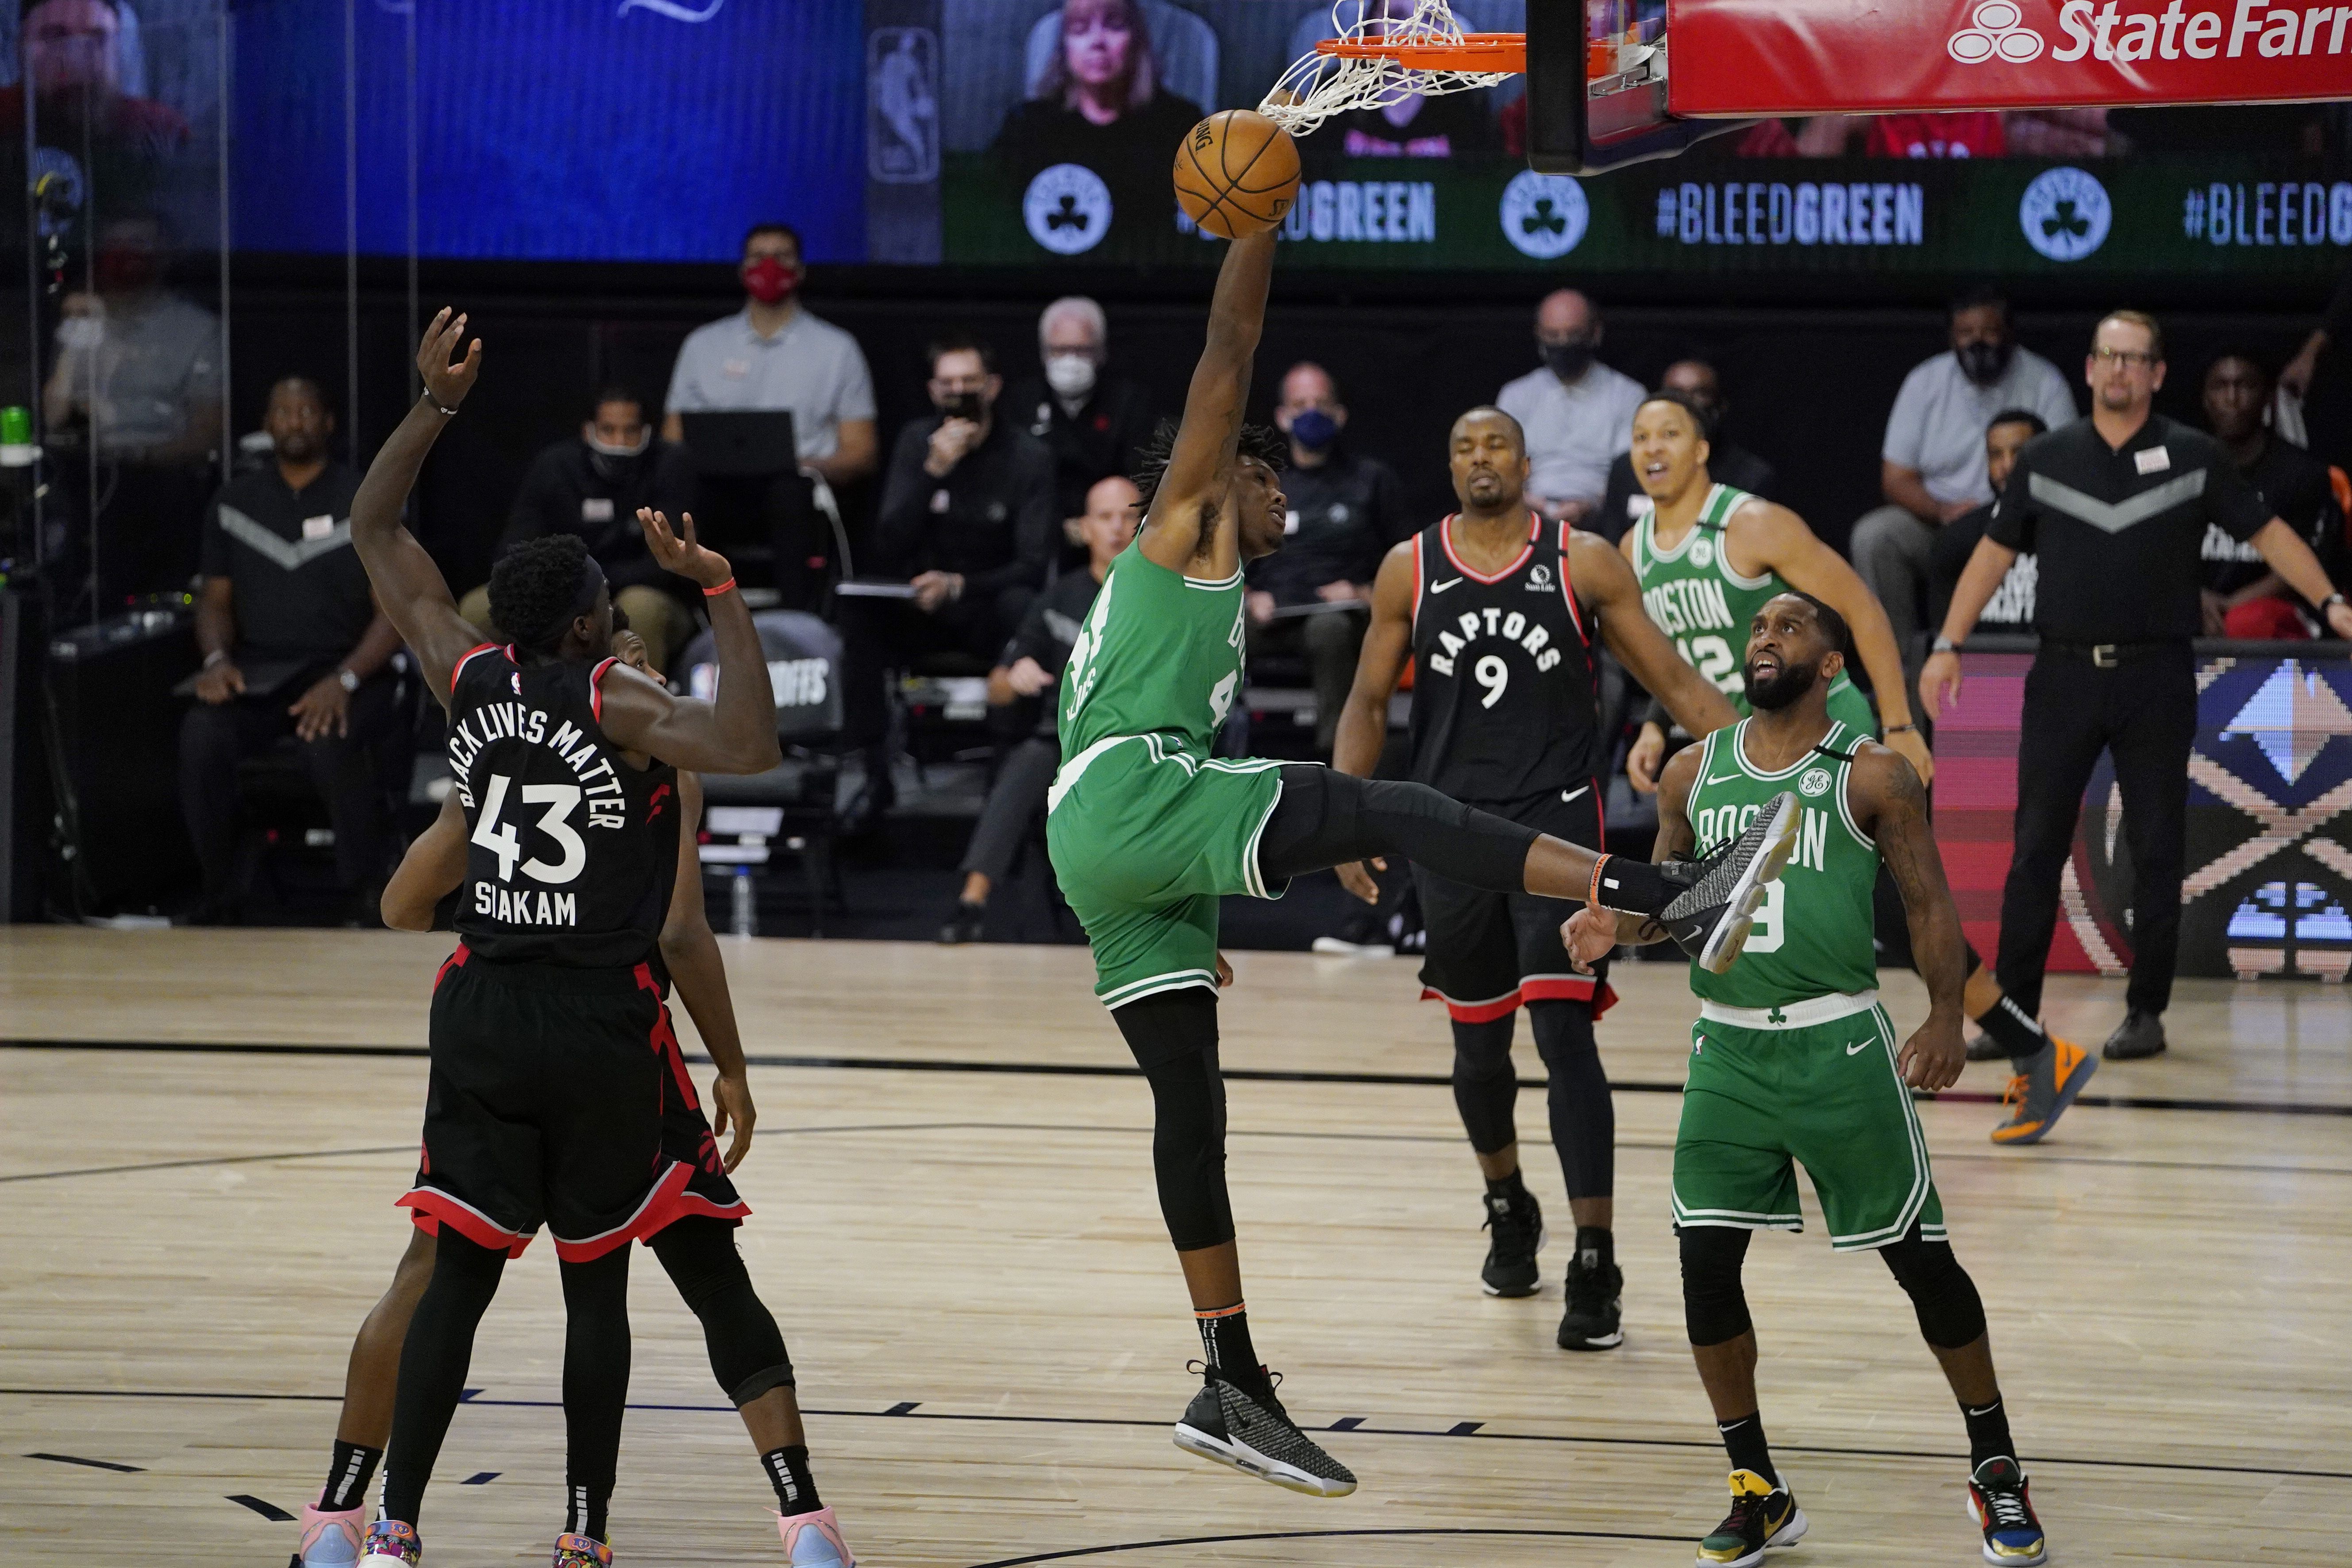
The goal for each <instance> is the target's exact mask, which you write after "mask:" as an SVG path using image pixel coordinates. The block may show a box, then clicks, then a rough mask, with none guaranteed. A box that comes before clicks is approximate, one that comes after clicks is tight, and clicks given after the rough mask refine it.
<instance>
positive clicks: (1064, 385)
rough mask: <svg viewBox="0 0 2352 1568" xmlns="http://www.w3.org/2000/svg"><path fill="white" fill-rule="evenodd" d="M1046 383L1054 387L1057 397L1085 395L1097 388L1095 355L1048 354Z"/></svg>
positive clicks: (1046, 358) (1046, 357)
mask: <svg viewBox="0 0 2352 1568" xmlns="http://www.w3.org/2000/svg"><path fill="white" fill-rule="evenodd" d="M1045 384H1046V385H1047V386H1050V387H1052V388H1053V389H1054V395H1055V396H1056V397H1084V396H1085V395H1087V393H1089V392H1092V391H1093V390H1094V389H1095V362H1094V356H1093V355H1091V354H1047V355H1046V356H1045Z"/></svg>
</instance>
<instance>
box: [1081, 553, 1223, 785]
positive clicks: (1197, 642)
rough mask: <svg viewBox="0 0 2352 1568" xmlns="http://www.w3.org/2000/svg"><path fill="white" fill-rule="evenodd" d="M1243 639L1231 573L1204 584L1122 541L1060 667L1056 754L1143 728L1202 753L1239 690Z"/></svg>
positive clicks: (1195, 753) (1195, 752)
mask: <svg viewBox="0 0 2352 1568" xmlns="http://www.w3.org/2000/svg"><path fill="white" fill-rule="evenodd" d="M1243 642H1244V630H1243V617H1242V574H1240V573H1239V572H1235V573H1234V574H1233V575H1232V576H1231V577H1228V578H1226V579H1225V580H1224V581H1223V582H1221V583H1204V582H1202V581H1201V580H1200V579H1198V578H1193V577H1187V576H1185V575H1183V574H1181V573H1178V572H1171V571H1170V570H1168V568H1166V567H1165V566H1159V565H1154V564H1153V563H1151V562H1150V560H1149V559H1147V558H1146V557H1145V555H1144V553H1143V550H1142V547H1141V546H1140V545H1137V544H1130V545H1129V546H1128V547H1127V549H1126V550H1124V551H1122V552H1120V553H1119V557H1118V560H1116V561H1114V562H1112V563H1111V566H1110V571H1109V572H1108V574H1105V576H1104V577H1103V585H1102V592H1100V593H1099V594H1097V595H1095V602H1094V607H1093V608H1092V609H1091V610H1089V611H1087V618H1086V621H1085V622H1084V624H1083V625H1081V626H1080V627H1079V629H1078V637H1077V641H1076V642H1075V643H1073V644H1072V645H1071V647H1070V662H1069V667H1068V668H1066V669H1065V670H1064V671H1063V672H1062V692H1061V704H1062V708H1061V721H1060V729H1061V736H1062V755H1063V757H1064V758H1065V759H1068V758H1073V757H1076V756H1079V755H1080V754H1082V753H1083V752H1086V750H1087V748H1088V747H1089V746H1092V745H1094V744H1096V743H1097V742H1101V741H1107V740H1111V739H1114V738H1116V737H1118V736H1120V735H1144V734H1160V735H1171V736H1174V737H1176V739H1177V740H1178V742H1180V743H1181V745H1182V747H1183V749H1184V750H1186V751H1188V752H1192V753H1193V754H1194V755H1195V756H1200V757H1205V756H1207V755H1208V754H1209V749H1210V746H1211V743H1212V742H1213V741H1214V740H1215V739H1216V734H1217V730H1218V727H1219V726H1220V725H1222V724H1223V723H1224V721H1225V714H1226V713H1227V712H1228V711H1230V710H1231V709H1232V708H1233V705H1234V695H1235V694H1236V693H1237V692H1239V691H1240V689H1241V684H1242V645H1243Z"/></svg>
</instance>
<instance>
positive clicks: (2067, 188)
mask: <svg viewBox="0 0 2352 1568" xmlns="http://www.w3.org/2000/svg"><path fill="white" fill-rule="evenodd" d="M2114 221H2115V205H2114V204H2113V203H2112V202H2110V201H2109V200H2108V199H2107V188H2106V186H2105V185H2103V184H2099V182H2098V178H2097V177H2096V176H2095V175H2093V174H2086V173H2084V171H2083V170H2081V169H2074V168H2057V169H2044V170H2043V171H2042V173H2041V174H2037V175H2035V176H2034V178H2033V183H2032V184H2030V185H2028V186H2026V187H2025V195H2024V196H2023V197H2022V198H2021V199H2020V200H2019V202H2018V204H2017V222H2018V226H2020V227H2021V228H2022V229H2024V231H2025V243H2026V244H2028V245H2030V246H2032V247H2033V248H2034V249H2035V250H2036V251H2038V252H2040V253H2041V254H2042V255H2043V256H2046V257H2048V258H2050V259H2051V260H2053V261H2080V260H2082V259H2083V258H2084V257H2086V256H2088V255H2090V254H2091V253H2092V252H2093V251H2095V250H2096V249H2098V248H2099V247H2100V246H2102V245H2105V243H2106V240H2107V228H2108V226H2110V225H2111V224H2112V223H2114Z"/></svg>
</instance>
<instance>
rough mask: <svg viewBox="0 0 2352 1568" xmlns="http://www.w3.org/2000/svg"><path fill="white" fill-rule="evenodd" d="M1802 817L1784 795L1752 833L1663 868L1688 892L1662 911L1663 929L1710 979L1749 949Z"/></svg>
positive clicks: (1761, 815)
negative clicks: (1767, 889)
mask: <svg viewBox="0 0 2352 1568" xmlns="http://www.w3.org/2000/svg"><path fill="white" fill-rule="evenodd" d="M1801 815H1802V813H1801V812H1800V811H1799V809H1798V806H1797V797H1796V796H1795V795H1791V794H1790V793H1789V792H1788V791H1786V790H1783V791H1781V792H1780V794H1779V795H1774V796H1773V797H1772V799H1771V801H1770V803H1769V804H1768V805H1766V806H1765V807H1764V808H1763V809H1762V810H1761V811H1759V812H1758V813H1757V814H1756V820H1755V821H1754V822H1751V823H1749V824H1748V831H1747V832H1745V833H1743V834H1741V835H1740V836H1739V837H1737V838H1735V839H1733V840H1732V841H1731V842H1730V843H1728V844H1727V845H1725V846H1723V847H1721V848H1720V849H1717V851H1716V852H1715V853H1714V854H1712V855H1709V856H1708V857H1707V858H1706V859H1704V860H1689V861H1670V862H1668V863H1667V864H1665V865H1663V866H1661V867H1659V868H1658V869H1659V870H1661V871H1663V872H1664V873H1665V874H1666V876H1667V877H1669V878H1670V879H1673V880H1675V881H1677V882H1680V883H1682V884H1683V890H1682V891H1681V892H1680V893H1678V894H1676V895H1675V898H1674V899H1673V900H1672V901H1670V902H1669V903H1668V904H1667V905H1666V907H1665V908H1664V909H1663V910H1659V911H1658V916H1657V919H1658V923H1659V924H1660V925H1663V926H1664V927H1665V928H1666V934H1667V935H1669V936H1671V937H1673V938H1674V939H1675V945H1676V946H1678V947H1680V948H1681V949H1682V950H1683V951H1684V952H1686V953H1688V954H1689V955H1690V956H1691V958H1692V959H1693V960H1694V961H1696V963H1697V964H1698V966H1699V967H1700V968H1701V969H1704V970H1706V972H1707V973H1709V974H1721V973H1724V972H1725V971H1726V970H1727V969H1729V968H1730V967H1731V965H1732V963H1733V961H1734V960H1736V959H1738V956H1739V950H1740V949H1741V948H1742V947H1745V946H1746V945H1747V944H1748V931H1750V930H1751V929H1753V928H1754V926H1755V923H1756V911H1757V910H1758V909H1759V908H1760V907H1761V906H1762V905H1763V902H1764V897H1765V894H1764V889H1765V887H1766V885H1767V884H1769V883H1770V882H1772V881H1774V880H1776V879H1779V877H1780V868H1782V867H1784V866H1786V865H1787V864H1788V863H1789V856H1790V853H1791V852H1792V851H1794V850H1795V848H1796V847H1797V821H1798V818H1799V817H1800V816H1801Z"/></svg>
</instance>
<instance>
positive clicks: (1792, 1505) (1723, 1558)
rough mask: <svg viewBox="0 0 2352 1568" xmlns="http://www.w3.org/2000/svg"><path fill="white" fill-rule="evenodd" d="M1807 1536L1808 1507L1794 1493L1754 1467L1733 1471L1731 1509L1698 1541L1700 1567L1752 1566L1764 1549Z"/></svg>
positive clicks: (1796, 1540) (1762, 1555)
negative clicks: (1798, 1502)
mask: <svg viewBox="0 0 2352 1568" xmlns="http://www.w3.org/2000/svg"><path fill="white" fill-rule="evenodd" d="M1804 1538H1805V1510H1803V1509H1801V1508H1799V1507H1798V1506H1797V1499H1796V1496H1795V1494H1793V1493H1792V1492H1790V1490H1789V1489H1788V1488H1786V1487H1776V1486H1774V1485H1773V1484H1772V1483H1771V1482H1769V1481H1768V1480H1766V1479H1764V1478H1763V1477H1762V1476H1759V1475H1758V1474H1757V1473H1756V1472H1755V1471H1753V1470H1734V1471H1732V1472H1731V1511H1730V1512H1729V1513H1727V1514H1726V1515H1724V1516H1723V1522H1722V1523H1721V1524H1718V1525H1717V1526H1716V1527H1715V1531H1714V1533H1713V1534H1711V1535H1709V1536H1708V1537H1707V1538H1706V1540H1705V1541H1702V1542H1699V1543H1698V1568H1751V1564H1754V1563H1761V1562H1763V1561H1764V1552H1765V1549H1766V1548H1768V1547H1776V1546H1794V1545H1795V1544H1797V1542H1800V1541H1802V1540H1803V1539H1804Z"/></svg>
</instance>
